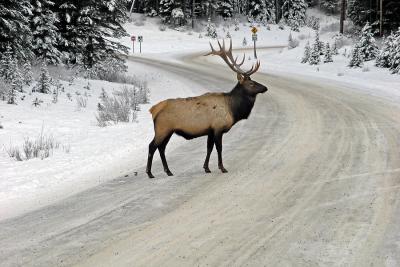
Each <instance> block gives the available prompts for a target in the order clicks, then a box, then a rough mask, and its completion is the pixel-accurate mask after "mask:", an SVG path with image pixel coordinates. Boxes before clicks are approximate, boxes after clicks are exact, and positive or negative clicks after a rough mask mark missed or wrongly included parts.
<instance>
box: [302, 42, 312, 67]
mask: <svg viewBox="0 0 400 267" xmlns="http://www.w3.org/2000/svg"><path fill="white" fill-rule="evenodd" d="M310 56H311V47H310V43H309V42H307V44H306V46H305V47H304V55H303V58H302V59H301V63H307V62H308V61H309V59H310Z"/></svg>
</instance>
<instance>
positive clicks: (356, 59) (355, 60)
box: [349, 45, 363, 68]
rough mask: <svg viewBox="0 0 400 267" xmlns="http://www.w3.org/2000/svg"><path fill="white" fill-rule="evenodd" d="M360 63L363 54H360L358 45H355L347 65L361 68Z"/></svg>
mask: <svg viewBox="0 0 400 267" xmlns="http://www.w3.org/2000/svg"><path fill="white" fill-rule="evenodd" d="M362 64H363V56H362V55H361V52H360V48H359V47H358V45H355V46H354V48H353V51H352V52H351V58H350V62H349V67H351V68H354V67H358V68H361V66H362Z"/></svg>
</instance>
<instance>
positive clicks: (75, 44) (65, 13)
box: [54, 0, 82, 64]
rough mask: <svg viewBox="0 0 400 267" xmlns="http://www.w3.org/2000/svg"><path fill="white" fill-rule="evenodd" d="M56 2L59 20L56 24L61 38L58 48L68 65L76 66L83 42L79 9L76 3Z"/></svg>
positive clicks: (56, 0)
mask: <svg viewBox="0 0 400 267" xmlns="http://www.w3.org/2000/svg"><path fill="white" fill-rule="evenodd" d="M54 1H55V6H54V9H55V10H56V13H57V14H58V20H57V21H55V23H56V27H57V29H58V31H59V33H60V36H61V38H60V41H59V42H58V46H57V48H58V50H59V51H61V53H62V58H63V60H64V61H65V62H66V63H67V64H76V63H77V61H78V57H79V54H80V52H79V48H80V46H81V45H80V43H81V42H82V39H81V38H80V33H79V27H77V24H78V22H77V19H78V9H77V7H76V6H75V5H74V3H73V2H74V1H65V0H62V1H59V0H54ZM59 2H62V3H59Z"/></svg>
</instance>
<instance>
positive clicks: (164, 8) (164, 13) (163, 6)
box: [158, 0, 175, 24]
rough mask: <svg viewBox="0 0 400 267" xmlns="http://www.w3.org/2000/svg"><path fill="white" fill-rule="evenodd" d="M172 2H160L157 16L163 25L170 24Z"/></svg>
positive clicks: (166, 0)
mask: <svg viewBox="0 0 400 267" xmlns="http://www.w3.org/2000/svg"><path fill="white" fill-rule="evenodd" d="M174 5H175V2H174V0H161V1H160V7H159V12H158V15H159V16H160V17H161V21H162V22H163V23H166V24H167V23H170V21H171V12H172V9H173V8H174Z"/></svg>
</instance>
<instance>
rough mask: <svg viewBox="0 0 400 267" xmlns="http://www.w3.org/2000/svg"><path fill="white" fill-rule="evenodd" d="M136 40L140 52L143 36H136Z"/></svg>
mask: <svg viewBox="0 0 400 267" xmlns="http://www.w3.org/2000/svg"><path fill="white" fill-rule="evenodd" d="M138 42H139V52H140V53H142V42H143V36H142V35H139V36H138Z"/></svg>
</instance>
